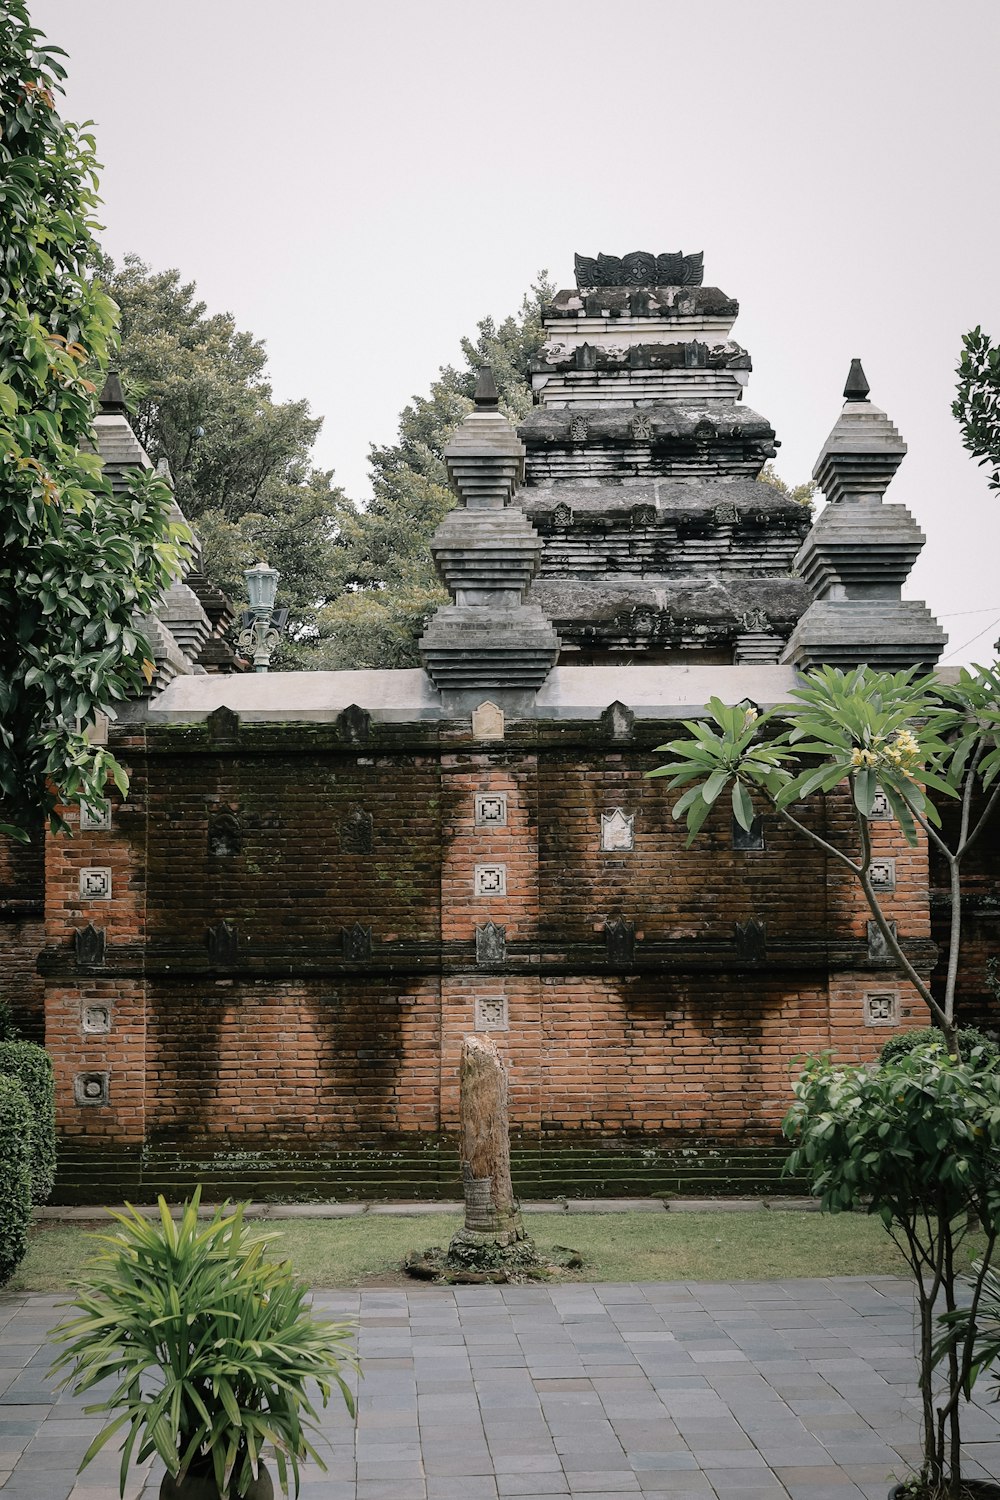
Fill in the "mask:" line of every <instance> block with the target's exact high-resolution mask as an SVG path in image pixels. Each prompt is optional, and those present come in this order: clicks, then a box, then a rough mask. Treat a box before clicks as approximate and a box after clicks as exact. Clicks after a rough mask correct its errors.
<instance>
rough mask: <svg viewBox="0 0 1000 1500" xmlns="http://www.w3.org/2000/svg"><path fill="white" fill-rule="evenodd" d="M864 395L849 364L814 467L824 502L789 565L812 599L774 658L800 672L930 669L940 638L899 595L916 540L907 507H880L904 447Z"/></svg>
mask: <svg viewBox="0 0 1000 1500" xmlns="http://www.w3.org/2000/svg"><path fill="white" fill-rule="evenodd" d="M868 391H869V387H868V382H867V380H866V379H865V375H864V371H863V370H862V368H861V361H860V360H857V359H856V360H854V361H853V362H852V364H851V370H850V374H849V375H848V377H847V385H846V386H845V388H844V396H845V398H846V400H845V404H844V408H843V411H842V412H841V415H840V417H839V419H838V421H837V424H836V426H835V427H834V429H833V431H832V432H831V433H830V436H829V437H828V438H827V440H826V443H825V444H824V445H823V451H822V453H821V454H820V456H819V458H818V460H817V462H816V467H815V468H814V469H813V478H814V479H815V480H816V481H817V483H818V484H819V486H820V488H821V489H822V490H823V492H824V494H825V495H826V498H827V501H828V504H827V505H826V507H825V509H824V510H822V511H821V512H820V514H819V516H818V517H817V518H816V521H815V523H814V525H813V527H812V530H811V531H810V532H809V535H808V536H807V537H806V539H805V541H804V542H803V544H802V547H801V548H800V550H799V553H798V555H797V557H796V559H795V566H796V568H797V569H798V571H799V573H800V574H801V576H802V578H803V579H804V580H805V581H806V583H808V585H809V587H810V589H811V590H812V592H813V595H814V599H813V602H812V604H810V606H809V608H808V609H807V610H806V612H805V614H804V615H803V616H802V618H801V619H800V620H799V622H798V624H797V625H796V627H795V630H794V631H793V633H792V635H791V638H790V639H789V642H788V645H787V647H786V648H785V651H784V653H783V655H782V660H783V661H786V662H791V663H792V664H793V665H794V666H796V667H799V668H800V669H804V668H808V667H815V666H819V665H821V664H829V665H831V666H838V667H850V666H860V665H862V664H867V665H868V666H871V667H877V668H880V669H882V670H885V671H898V670H900V669H901V668H904V667H911V666H922V667H931V666H933V665H934V663H935V662H936V661H937V659H938V657H939V656H940V655H941V651H942V649H943V647H944V642H945V639H946V638H945V634H944V631H943V630H942V629H941V627H940V625H938V623H937V621H936V620H935V619H934V618H933V616H932V615H931V614H930V612H929V610H928V609H927V608H926V606H925V605H924V604H922V603H920V602H918V601H915V600H909V599H907V600H904V599H903V598H902V597H901V590H902V585H903V584H904V583H905V582H906V579H907V578H908V577H909V574H910V570H911V569H912V567H913V564H914V562H915V561H916V559H917V557H918V556H919V554H920V550H921V548H922V547H923V545H924V534H923V532H922V531H921V530H920V527H919V526H918V525H917V523H916V521H915V520H914V519H913V517H912V516H911V514H910V512H909V511H908V510H907V509H906V507H905V506H902V505H884V504H883V503H882V497H883V495H884V494H885V491H886V489H887V488H888V486H889V482H890V480H891V479H892V476H893V474H894V473H895V472H896V469H897V468H898V467H899V465H900V464H901V463H902V461H903V457H904V455H905V453H906V444H905V443H904V442H903V439H902V438H901V437H900V435H899V433H898V432H897V431H896V429H895V427H894V426H893V425H892V423H891V422H890V421H889V418H888V417H887V416H886V414H885V412H883V411H880V410H879V408H878V407H877V406H873V405H872V404H871V402H870V401H869V400H868V399H867V398H868Z"/></svg>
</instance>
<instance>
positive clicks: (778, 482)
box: [760, 464, 816, 510]
mask: <svg viewBox="0 0 1000 1500" xmlns="http://www.w3.org/2000/svg"><path fill="white" fill-rule="evenodd" d="M760 477H761V479H762V480H763V481H764V483H765V484H772V485H773V486H774V488H775V489H776V490H780V491H781V493H782V494H783V495H787V496H788V499H789V500H794V501H795V502H796V504H797V505H804V506H805V507H806V509H807V510H812V508H813V501H814V500H815V498H816V481H815V479H805V480H803V482H802V483H801V484H786V483H785V481H784V480H783V479H782V477H781V475H780V474H779V473H778V471H777V469H776V468H775V467H774V465H773V464H765V465H764V467H763V469H761V471H760Z"/></svg>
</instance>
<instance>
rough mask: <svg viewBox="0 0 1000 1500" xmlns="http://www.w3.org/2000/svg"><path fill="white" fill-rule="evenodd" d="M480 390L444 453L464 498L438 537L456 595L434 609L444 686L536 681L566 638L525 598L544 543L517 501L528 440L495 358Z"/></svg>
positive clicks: (426, 641)
mask: <svg viewBox="0 0 1000 1500" xmlns="http://www.w3.org/2000/svg"><path fill="white" fill-rule="evenodd" d="M474 399H475V403H476V404H475V409H474V410H473V411H471V412H470V413H469V415H468V416H467V417H466V418H465V420H464V421H463V422H462V423H461V425H460V426H459V428H458V429H457V431H456V432H455V434H454V436H453V437H452V439H451V442H450V443H449V444H448V447H447V448H446V449H445V453H444V457H445V462H446V464H447V466H448V477H449V478H450V480H451V483H452V488H453V489H454V490H455V492H456V493H457V495H458V497H459V504H458V505H457V506H456V507H455V509H454V510H453V511H450V512H449V514H448V515H447V516H446V517H445V518H444V520H443V521H442V522H441V525H440V526H439V527H438V529H437V531H436V532H435V533H434V536H433V537H432V539H431V552H432V553H433V556H434V562H435V564H436V566H437V570H438V572H439V574H440V575H441V578H442V580H443V582H444V584H445V586H446V588H447V589H448V592H449V593H450V594H451V596H452V599H453V600H454V603H452V604H447V605H445V606H444V607H443V608H442V609H439V610H438V611H437V613H436V614H435V615H434V617H433V619H432V620H431V621H430V623H429V624H428V626H427V629H426V631H425V632H424V635H423V637H422V639H421V642H420V654H421V657H422V658H423V661H424V665H425V666H426V668H427V671H428V673H429V675H430V677H431V679H432V681H433V682H434V684H435V686H437V687H439V688H443V689H450V690H452V691H458V692H462V691H465V690H477V691H478V690H479V689H481V688H484V687H488V688H493V689H496V688H511V689H516V690H518V691H521V692H524V691H525V690H535V689H537V688H539V687H540V686H541V684H542V683H543V682H544V680H545V678H546V677H547V676H548V674H549V671H550V669H551V668H552V666H553V665H554V663H555V660H556V657H557V656H558V653H559V638H558V636H557V635H556V633H555V631H554V630H553V628H552V625H551V623H550V621H549V620H548V619H547V618H546V616H545V615H543V614H542V611H541V610H540V609H539V608H538V606H537V605H527V604H525V603H524V596H525V593H526V592H527V589H528V585H529V584H530V582H531V580H532V578H533V577H534V575H535V573H537V571H538V565H539V560H540V557H541V550H542V544H541V539H540V538H539V536H538V533H537V532H536V531H535V528H534V527H533V526H532V525H531V523H530V522H529V521H528V519H527V517H526V516H525V515H524V512H523V511H522V510H520V508H519V507H518V506H516V505H514V504H512V501H513V497H514V494H515V492H516V490H517V486H518V485H519V483H520V481H521V479H522V477H523V474H524V445H523V444H522V443H521V442H519V441H518V438H517V434H516V433H515V432H514V429H513V428H512V427H511V425H510V423H509V422H508V421H507V419H506V418H505V417H503V416H501V414H500V412H499V410H498V405H499V397H498V396H497V388H496V382H495V380H494V379H493V372H492V371H491V370H490V369H489V368H488V367H486V366H484V368H483V369H481V370H480V372H479V377H478V379H477V381H476V393H475V398H474Z"/></svg>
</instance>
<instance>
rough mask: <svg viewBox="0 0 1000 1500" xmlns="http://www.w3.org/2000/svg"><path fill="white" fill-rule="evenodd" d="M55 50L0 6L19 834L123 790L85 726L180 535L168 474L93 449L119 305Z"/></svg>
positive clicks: (1, 745)
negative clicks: (108, 460)
mask: <svg viewBox="0 0 1000 1500" xmlns="http://www.w3.org/2000/svg"><path fill="white" fill-rule="evenodd" d="M58 55H61V54H58V49H55V48H52V47H47V46H46V45H45V44H44V39H43V38H42V35H41V33H40V32H38V31H37V30H35V29H33V28H32V26H31V25H30V22H29V19H28V14H27V11H26V9H25V6H24V4H23V3H22V0H9V3H8V4H7V5H6V6H4V7H3V8H2V9H0V115H2V118H3V135H2V138H0V245H2V247H3V258H2V269H0V543H2V549H0V804H2V805H3V806H4V808H5V812H4V817H5V820H6V821H5V822H4V823H2V824H0V828H2V829H3V831H5V832H7V833H11V834H13V835H14V836H15V837H19V838H22V839H26V838H27V837H28V836H29V829H32V828H34V827H36V826H37V824H38V821H39V819H40V817H42V816H44V815H46V814H47V815H48V816H49V818H50V820H51V821H52V822H53V824H54V825H58V823H59V819H58V817H57V816H56V813H55V808H56V805H57V803H58V801H59V800H61V799H74V798H81V797H82V798H84V799H86V800H89V801H91V802H93V801H95V800H97V799H99V798H100V797H101V796H103V793H104V788H105V784H106V781H107V777H108V775H109V774H111V775H113V776H114V778H115V780H116V781H117V783H118V785H119V786H120V787H121V788H122V789H123V790H124V788H125V786H126V784H127V783H126V779H125V775H124V772H123V771H122V769H121V767H119V766H118V764H117V762H116V761H115V760H114V758H113V757H112V756H111V755H110V754H109V753H108V752H107V750H106V749H104V748H101V747H99V746H94V745H91V744H90V742H89V740H88V738H87V735H86V733H85V726H86V724H87V722H88V721H89V720H91V719H92V718H93V715H94V712H95V710H104V711H106V712H113V705H114V703H115V701H117V700H121V699H123V698H125V697H127V696H129V695H130V694H132V693H134V692H136V691H137V690H138V689H139V688H140V687H141V686H142V685H143V677H144V674H145V675H146V676H147V678H148V674H149V672H150V671H151V663H150V662H149V661H148V657H149V650H148V646H147V645H146V643H145V642H144V641H143V639H142V637H141V636H140V635H139V634H138V633H137V632H136V630H135V628H134V626H133V615H134V612H135V611H140V612H145V611H148V610H149V609H150V608H151V607H152V605H153V603H154V602H155V600H156V599H157V597H158V596H159V594H160V592H161V591H162V589H163V588H164V586H165V585H166V584H167V583H168V582H169V580H170V578H171V576H173V575H175V574H176V573H177V572H178V571H179V568H180V566H181V547H182V543H183V535H182V532H181V531H180V530H179V529H178V528H176V527H174V526H172V524H171V523H170V520H169V506H170V493H169V490H168V489H167V487H166V486H165V485H164V484H163V483H162V482H161V481H159V480H157V479H156V478H155V477H154V476H150V475H142V474H136V475H135V476H134V477H133V480H132V482H131V484H130V486H129V489H128V492H127V493H124V494H119V495H115V494H114V493H113V492H112V490H111V487H110V485H109V484H108V483H107V482H106V480H105V479H104V477H103V475H102V470H101V463H100V460H99V459H98V457H97V456H96V454H95V453H93V452H92V451H86V450H87V449H88V447H89V444H90V438H91V431H92V422H93V417H94V413H95V408H96V402H97V392H98V385H99V382H100V380H101V378H102V372H103V369H104V368H105V366H106V364H107V361H108V358H109V355H110V353H111V352H112V351H113V348H114V344H115V305H114V303H113V302H112V300H111V298H110V297H109V296H108V294H107V291H106V290H105V288H104V287H103V286H102V284H101V282H100V280H98V279H96V278H95V277H94V276H93V275H92V274H91V268H92V266H93V263H94V260H95V257H96V255H97V245H96V242H95V239H94V232H95V229H96V227H97V226H96V224H95V221H94V217H93V216H94V212H95V209H96V206H97V203H98V198H97V163H96V161H95V159H94V141H93V137H92V136H90V135H89V134H87V132H86V131H85V130H82V129H80V128H79V127H78V126H75V125H72V124H68V123H67V122H65V121H64V120H62V119H61V118H60V116H59V114H58V111H57V109H56V104H55V101H56V95H57V93H58V92H60V80H61V79H63V78H64V77H65V72H64V70H63V68H62V65H61V64H60V63H59V61H58Z"/></svg>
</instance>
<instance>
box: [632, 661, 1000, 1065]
mask: <svg viewBox="0 0 1000 1500" xmlns="http://www.w3.org/2000/svg"><path fill="white" fill-rule="evenodd" d="M707 709H708V714H709V717H708V718H707V719H694V720H689V721H687V722H686V723H685V724H684V729H685V730H686V736H685V738H683V739H676V740H671V741H670V742H669V743H668V744H666V745H661V746H660V747H659V750H658V752H657V753H663V754H666V755H668V756H669V759H668V760H667V761H666V762H665V763H664V764H663V765H661V766H660V767H658V768H657V769H656V770H653V771H650V772H649V773H648V774H649V775H650V776H667V777H669V778H670V782H669V785H670V788H671V790H673V789H674V788H678V789H680V788H683V791H682V792H681V795H680V797H679V798H678V799H677V801H676V803H675V804H674V807H673V816H674V818H676V819H683V820H684V821H685V823H686V824H687V828H688V843H689V844H690V843H691V842H692V841H693V840H694V839H695V838H696V837H697V835H698V833H699V831H700V830H701V828H702V825H703V824H704V823H705V820H706V819H707V818H708V816H709V814H710V813H711V811H712V808H713V807H714V806H715V805H716V803H717V802H718V801H719V799H720V797H722V795H723V793H724V792H726V791H727V790H728V792H729V795H730V797H731V800H732V807H733V813H734V815H735V817H736V819H737V821H738V822H739V823H740V825H741V827H743V828H745V829H747V830H748V831H749V829H750V827H751V825H752V823H753V820H754V817H755V815H756V811H757V807H758V805H759V804H760V803H764V804H765V805H766V806H767V807H768V808H770V809H771V810H772V812H773V813H774V814H775V815H776V816H777V817H779V818H780V819H782V821H783V822H785V823H787V824H788V825H789V826H790V827H791V828H793V829H794V830H795V831H796V833H797V834H799V835H800V836H801V837H802V838H804V839H806V840H808V841H809V842H811V843H813V844H815V845H816V846H817V847H818V848H820V849H822V850H823V851H824V853H825V854H826V855H827V856H828V857H829V858H831V859H833V860H835V861H836V862H837V863H838V864H840V865H842V866H843V867H844V868H845V869H847V870H848V871H849V872H850V873H851V874H852V875H853V876H854V878H855V879H856V880H857V882H858V884H859V885H860V887H861V889H862V891H863V892H864V896H865V900H866V901H867V903H868V906H869V908H870V909H871V913H872V916H873V917H874V919H875V922H876V923H877V925H878V928H879V931H880V932H881V934H882V936H883V938H884V939H885V942H886V945H887V947H888V949H889V951H890V952H891V953H892V955H893V957H894V959H895V960H896V963H897V965H898V967H899V969H900V970H901V971H902V972H903V973H904V974H905V975H906V977H907V979H909V980H910V982H911V984H912V985H913V986H914V988H915V989H916V990H917V992H918V994H919V995H920V996H921V998H922V999H923V1000H924V1001H925V1003H926V1004H927V1006H928V1009H929V1010H930V1012H931V1015H932V1017H933V1019H934V1022H935V1024H936V1025H938V1026H940V1028H941V1030H942V1031H943V1032H944V1035H945V1038H946V1040H947V1043H948V1047H949V1050H950V1051H954V1050H955V1047H956V1040H955V988H956V983H957V979H958V961H959V952H960V945H961V884H960V869H961V863H962V860H963V858H964V857H965V855H966V854H967V853H968V850H969V849H970V848H971V847H972V845H973V844H974V843H975V842H976V840H977V839H979V838H980V836H981V835H982V833H983V830H984V829H985V827H986V826H987V824H988V822H989V820H990V818H991V817H992V815H993V812H994V810H995V808H996V806H997V803H998V801H1000V780H998V776H1000V670H998V668H997V667H995V666H994V667H992V668H984V667H977V668H975V670H974V671H972V672H968V671H966V670H965V669H964V668H963V669H962V671H961V672H960V673H959V677H958V680H957V682H955V683H946V682H944V681H943V680H942V679H941V678H940V677H938V676H936V675H935V674H933V673H931V674H929V675H924V676H918V675H917V674H916V672H915V671H914V670H910V671H906V672H895V673H882V672H874V671H872V670H871V669H870V668H868V667H858V668H856V669H855V670H853V671H850V672H846V673H845V672H842V671H840V670H839V669H837V668H834V667H822V668H819V669H817V670H816V671H813V672H810V673H807V674H806V676H805V678H804V680H803V686H802V687H800V688H798V689H796V690H795V691H793V692H792V694H791V701H790V702H788V703H786V704H782V705H780V706H779V707H777V708H774V709H771V710H770V711H769V712H767V713H764V714H760V713H758V711H757V710H756V709H755V708H753V707H752V706H748V705H747V704H745V703H743V704H737V705H735V706H727V705H726V704H724V703H722V702H721V700H720V699H718V698H713V699H712V700H711V702H710V703H709V704H708V705H707ZM844 785H846V787H847V788H848V790H849V793H850V798H851V803H852V805H853V809H854V824H853V837H852V839H851V841H850V844H849V845H848V844H846V843H845V844H844V845H843V846H842V845H841V844H839V843H836V842H834V841H833V839H832V838H831V837H826V836H824V834H822V833H819V832H817V831H816V830H815V829H814V828H811V827H809V826H808V825H807V824H806V823H805V822H804V821H803V820H802V819H801V818H800V817H798V816H796V812H795V811H794V810H793V809H795V808H796V805H797V804H798V803H801V802H802V801H803V800H804V799H806V798H808V797H810V796H814V795H816V794H823V795H826V794H830V793H833V792H835V791H836V790H837V788H839V787H842V786H844ZM879 790H881V791H882V792H884V794H885V796H886V798H887V799H888V802H889V806H890V807H891V809H892V812H893V816H894V817H895V819H896V821H897V823H898V824H899V827H900V829H901V831H902V833H903V835H904V837H905V838H906V840H907V842H908V843H909V844H911V845H912V844H916V843H917V841H918V838H919V833H920V831H922V832H923V833H924V834H925V835H926V836H927V838H928V840H929V841H930V842H931V843H932V844H933V845H934V846H935V848H936V849H937V850H938V852H939V853H940V854H941V856H942V858H943V859H944V860H945V862H946V864H947V868H948V871H949V876H950V892H951V934H950V939H949V952H948V970H947V977H946V981H945V987H944V993H943V995H940V996H935V995H934V994H933V993H932V992H931V989H930V985H929V984H928V982H927V981H926V980H925V979H923V978H922V977H921V975H920V974H919V973H918V972H917V970H916V969H915V968H914V966H913V964H912V963H911V962H910V960H909V958H908V957H907V955H906V953H905V952H904V951H903V948H902V946H901V944H900V942H899V939H898V937H897V935H896V931H895V928H894V926H893V925H892V923H890V921H889V920H888V919H887V917H886V915H885V912H884V911H883V909H882V906H881V904H880V901H879V897H878V893H877V891H876V890H875V889H874V888H873V886H872V883H871V878H870V872H871V864H872V839H871V830H870V827H869V822H870V819H871V815H872V808H873V805H874V802H875V797H876V794H877V793H878V792H879ZM931 793H936V794H937V795H938V797H939V798H946V799H952V800H953V801H955V802H956V804H957V810H958V826H957V832H955V833H954V834H953V835H952V836H951V837H950V838H949V836H948V835H947V834H946V831H945V829H944V827H943V824H942V819H941V815H940V812H939V811H938V808H937V807H936V806H935V803H934V801H933V800H932V797H931V796H930V795H929V794H931Z"/></svg>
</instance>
